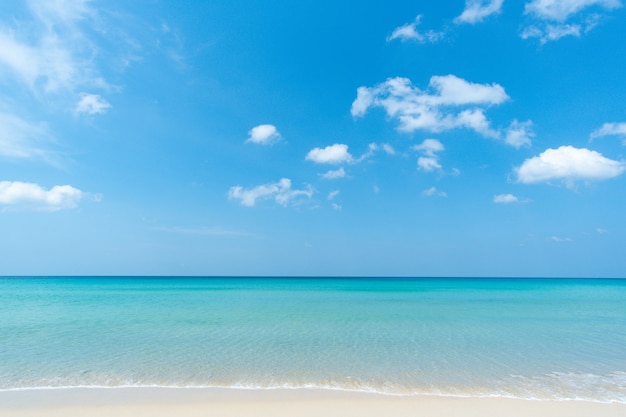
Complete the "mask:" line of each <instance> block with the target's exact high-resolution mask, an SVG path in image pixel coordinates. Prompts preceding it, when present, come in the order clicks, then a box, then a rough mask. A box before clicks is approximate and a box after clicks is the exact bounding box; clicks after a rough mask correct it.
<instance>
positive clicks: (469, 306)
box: [0, 277, 626, 403]
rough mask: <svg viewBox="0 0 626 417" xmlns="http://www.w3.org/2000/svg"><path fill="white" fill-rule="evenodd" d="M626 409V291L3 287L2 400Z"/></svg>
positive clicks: (479, 284)
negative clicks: (133, 393)
mask: <svg viewBox="0 0 626 417" xmlns="http://www.w3.org/2000/svg"><path fill="white" fill-rule="evenodd" d="M129 386H130V387H134V386H137V387H154V386H162V387H232V388H240V389H275V388H323V389H334V390H349V391H367V392H377V393H383V394H389V395H420V394H428V395H445V396H463V397H514V398H524V399H539V400H541V399H557V400H589V401H597V402H619V403H626V280H620V279H521V278H520V279H498V278H490V279H473V278H463V279H456V278H415V279H413V278H313V277H311V278H288V277H238V278H233V277H207V278H202V277H2V278H0V390H22V389H33V388H37V389H39V388H46V389H48V388H67V387H111V388H115V387H129Z"/></svg>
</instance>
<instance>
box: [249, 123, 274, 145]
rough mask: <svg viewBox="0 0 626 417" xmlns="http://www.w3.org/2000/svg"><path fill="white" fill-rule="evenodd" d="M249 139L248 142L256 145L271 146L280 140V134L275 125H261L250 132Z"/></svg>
mask: <svg viewBox="0 0 626 417" xmlns="http://www.w3.org/2000/svg"><path fill="white" fill-rule="evenodd" d="M248 135H249V137H248V139H247V140H246V142H252V143H256V144H258V145H271V144H273V143H276V142H278V141H279V140H280V133H279V132H278V129H276V126H274V125H269V124H265V125H259V126H256V127H253V128H252V129H250V131H249V132H248Z"/></svg>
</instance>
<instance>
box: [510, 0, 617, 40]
mask: <svg viewBox="0 0 626 417" xmlns="http://www.w3.org/2000/svg"><path fill="white" fill-rule="evenodd" d="M591 7H595V8H596V9H605V10H612V9H616V8H619V7H622V3H621V1H620V0H532V1H529V2H527V3H526V5H525V8H524V13H525V14H526V15H529V16H531V17H533V18H534V19H535V20H536V21H537V22H536V23H534V24H530V25H529V26H527V27H526V28H525V29H524V30H523V31H522V34H521V37H522V38H524V39H528V38H538V39H539V41H540V42H541V43H542V44H545V43H546V42H549V41H555V40H558V39H561V38H563V37H565V36H575V37H580V35H581V33H582V32H585V33H586V32H589V31H590V30H592V29H593V28H594V27H595V26H596V25H597V24H598V21H599V19H600V16H599V15H598V14H596V13H593V14H587V15H586V14H584V13H581V12H582V11H583V10H584V9H588V8H591ZM572 20H573V22H572Z"/></svg>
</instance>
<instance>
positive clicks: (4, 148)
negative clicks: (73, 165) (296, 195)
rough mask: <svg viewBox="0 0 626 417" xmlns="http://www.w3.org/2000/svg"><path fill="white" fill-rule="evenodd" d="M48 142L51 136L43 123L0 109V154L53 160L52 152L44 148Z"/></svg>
mask: <svg viewBox="0 0 626 417" xmlns="http://www.w3.org/2000/svg"><path fill="white" fill-rule="evenodd" d="M50 142H52V136H51V135H50V132H49V131H48V128H47V127H46V125H45V124H43V123H35V122H30V121H27V120H24V119H22V118H20V117H18V116H15V115H13V114H10V113H3V112H2V111H0V156H4V157H9V158H43V159H46V160H48V161H49V162H54V158H53V156H52V153H51V152H50V151H48V150H46V149H45V144H48V143H50Z"/></svg>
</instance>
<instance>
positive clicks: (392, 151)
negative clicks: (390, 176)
mask: <svg viewBox="0 0 626 417" xmlns="http://www.w3.org/2000/svg"><path fill="white" fill-rule="evenodd" d="M382 147H383V151H385V153H386V154H387V155H395V154H396V150H395V149H393V146H391V145H389V144H388V143H383V144H382Z"/></svg>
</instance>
